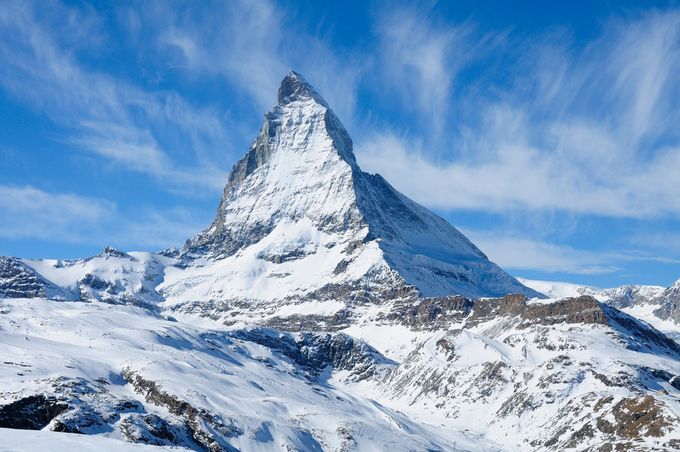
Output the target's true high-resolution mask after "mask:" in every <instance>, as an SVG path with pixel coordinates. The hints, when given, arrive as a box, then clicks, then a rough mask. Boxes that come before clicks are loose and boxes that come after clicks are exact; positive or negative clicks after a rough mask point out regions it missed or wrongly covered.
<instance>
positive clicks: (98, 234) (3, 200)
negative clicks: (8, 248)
mask: <svg viewBox="0 0 680 452" xmlns="http://www.w3.org/2000/svg"><path fill="white" fill-rule="evenodd" d="M204 216H205V215H197V214H196V212H193V211H189V210H187V209H185V208H168V209H165V210H163V211H158V210H154V209H146V210H144V213H143V214H141V215H137V216H136V215H132V214H125V213H122V212H121V211H120V210H119V208H118V207H117V205H116V204H115V203H113V202H111V201H108V200H105V199H100V198H93V197H87V196H79V195H75V194H71V193H51V192H47V191H44V190H41V189H39V188H36V187H32V186H11V185H0V218H2V221H1V222H0V238H3V239H6V240H21V239H38V240H44V241H47V242H53V243H58V242H66V243H77V244H80V245H83V244H88V245H97V246H100V247H104V246H106V245H113V246H116V247H121V248H128V249H129V248H136V249H143V250H149V249H163V248H167V247H171V246H181V245H182V244H183V243H184V241H185V240H186V239H188V238H190V237H192V236H194V235H195V234H197V233H198V232H199V231H200V230H201V229H202V227H203V226H204V225H205V224H207V221H208V220H207V218H203V217H204ZM204 223H205V224H204Z"/></svg>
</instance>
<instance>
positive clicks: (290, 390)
mask: <svg viewBox="0 0 680 452" xmlns="http://www.w3.org/2000/svg"><path fill="white" fill-rule="evenodd" d="M0 313H1V314H0V356H2V361H3V363H4V364H3V365H2V366H1V367H0V426H5V427H6V426H8V423H9V424H10V425H14V426H15V427H16V426H19V425H22V424H21V423H22V422H24V423H25V422H33V423H34V424H35V425H33V427H32V428H45V429H48V430H57V431H66V432H81V433H87V434H89V435H95V436H104V437H108V438H112V439H118V440H127V441H137V442H146V443H149V444H159V445H166V446H168V445H173V444H174V445H180V446H184V447H188V448H191V449H194V450H200V449H201V448H203V447H212V446H210V445H211V444H213V445H214V447H215V450H230V448H233V447H235V448H238V449H241V450H281V449H286V448H288V449H289V450H290V449H291V448H292V449H294V450H339V449H342V448H343V447H349V448H350V449H359V450H384V449H383V448H384V447H388V448H390V449H392V450H414V449H415V450H424V449H444V450H454V449H456V450H457V448H458V447H460V448H463V449H465V448H468V449H469V448H475V449H476V450H478V448H479V447H481V448H482V449H486V448H488V449H489V450H492V449H494V448H493V447H492V446H491V445H488V447H487V446H485V445H484V444H485V443H484V442H483V440H481V439H479V438H478V437H476V436H474V435H467V436H466V435H465V434H463V433H458V432H454V431H450V430H444V429H441V428H438V427H433V426H427V425H426V424H422V423H416V422H414V421H413V420H412V419H410V418H409V417H407V416H405V415H403V414H400V413H398V412H396V411H393V410H390V409H388V408H385V407H383V406H382V405H381V404H379V403H376V402H375V401H372V400H370V399H366V398H363V397H360V396H355V395H352V394H350V393H347V392H345V391H343V390H342V389H340V388H338V387H336V386H334V385H333V384H331V383H329V381H328V377H329V375H331V374H332V373H333V372H334V371H333V365H336V366H339V367H342V370H343V371H344V372H345V375H346V376H347V378H349V379H354V380H357V379H358V380H362V379H371V378H378V377H379V375H381V374H382V371H381V370H380V369H381V368H382V367H384V366H388V367H389V366H393V364H390V362H389V361H388V360H384V358H381V357H380V355H379V354H377V352H373V351H371V349H370V347H368V348H367V347H366V346H364V345H361V344H354V345H352V346H350V348H347V346H346V345H344V344H347V341H346V339H342V337H340V339H339V340H340V342H338V343H337V344H336V345H337V347H339V348H333V347H334V346H335V345H334V344H335V343H329V342H327V341H328V338H329V337H330V336H324V335H321V336H318V337H317V336H314V335H311V336H310V335H307V336H305V337H304V338H302V337H297V336H290V335H283V336H281V334H280V333H276V332H273V331H271V332H266V331H265V332H261V331H259V330H244V331H241V332H239V331H233V332H230V333H227V332H224V331H217V330H204V329H196V328H193V327H189V326H187V325H183V324H180V323H177V322H173V321H168V320H164V319H162V318H159V317H157V316H154V315H151V314H149V313H148V311H147V310H143V309H140V308H136V307H131V306H120V305H110V304H103V303H99V302H92V303H80V302H54V301H48V300H41V299H4V300H3V299H0ZM336 338H337V337H336ZM298 341H299V342H298ZM349 343H350V344H351V342H349ZM263 344H264V345H263ZM296 344H298V345H296ZM295 347H299V349H295ZM328 347H331V348H328ZM293 349H295V350H293ZM341 350H345V351H346V353H345V355H343V358H342V359H337V357H338V356H340V355H339V353H340V351H341ZM327 356H328V358H327ZM326 359H328V361H325V360H326ZM315 366H316V367H315ZM45 412H48V413H51V415H55V417H54V418H51V415H50V416H48V417H45V418H44V419H43V417H44V416H43V415H42V414H41V413H45ZM21 413H23V414H21ZM27 419H28V420H27ZM41 422H42V423H41ZM23 425H26V424H23ZM24 428H26V427H24ZM13 435H14V436H15V434H13ZM16 435H18V434H16ZM30 438H31V437H29V440H30ZM43 439H44V437H43V436H42V435H40V436H39V438H38V440H43ZM64 441H66V443H68V442H70V441H72V438H71V437H68V438H63V441H62V443H64ZM95 443H96V441H95V442H94V443H93V442H88V441H87V440H86V441H85V442H83V443H81V445H82V446H83V447H85V446H87V445H89V444H95ZM55 444H60V443H59V442H56V443H55ZM109 444H113V443H106V442H102V447H109ZM455 445H457V446H455ZM0 447H1V446H0ZM24 450H25V449H24Z"/></svg>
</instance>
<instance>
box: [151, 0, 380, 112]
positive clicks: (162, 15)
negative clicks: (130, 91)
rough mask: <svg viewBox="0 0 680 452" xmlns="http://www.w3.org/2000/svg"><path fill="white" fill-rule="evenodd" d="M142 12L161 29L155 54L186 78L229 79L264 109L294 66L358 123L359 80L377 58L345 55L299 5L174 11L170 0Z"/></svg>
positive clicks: (240, 4)
mask: <svg viewBox="0 0 680 452" xmlns="http://www.w3.org/2000/svg"><path fill="white" fill-rule="evenodd" d="M139 14H140V15H141V17H143V19H144V21H145V23H146V24H147V26H149V27H152V29H153V30H154V35H155V40H154V42H153V48H152V49H151V50H152V51H153V52H157V53H159V54H160V55H163V56H164V57H165V58H170V59H171V61H173V63H174V64H175V65H176V67H177V69H178V70H180V71H181V72H182V73H184V74H185V75H191V76H193V77H206V76H213V77H219V78H223V79H225V80H227V81H228V82H229V83H230V84H231V85H232V86H233V87H236V88H237V89H238V90H240V91H241V92H242V93H247V95H248V96H249V98H250V99H252V100H254V102H255V104H256V106H257V109H258V111H267V110H269V109H270V108H271V106H272V105H273V104H274V103H275V102H276V97H275V96H276V91H277V89H278V86H279V84H280V83H281V79H282V78H283V76H284V75H285V74H286V73H288V71H290V70H292V69H294V70H296V71H299V72H301V73H303V74H304V75H305V77H307V78H309V79H310V80H313V81H314V85H315V87H316V88H317V89H318V90H319V91H320V92H323V94H324V97H325V98H326V99H327V100H328V101H329V102H330V103H331V104H332V105H333V107H334V109H335V110H336V111H337V113H338V114H340V116H341V117H343V118H344V119H345V120H346V121H347V122H348V123H351V122H352V121H353V120H354V116H355V108H356V100H357V89H358V84H359V79H360V76H361V75H362V74H363V72H364V71H365V70H366V68H367V66H368V61H369V60H370V57H369V56H368V55H365V54H346V53H340V52H338V51H337V50H336V49H334V48H333V47H332V45H331V43H330V42H329V38H328V37H326V36H324V35H321V34H319V33H316V32H314V31H310V30H308V29H307V28H306V27H305V26H304V25H305V24H304V20H303V19H302V18H301V17H300V14H299V13H298V12H297V11H295V9H293V8H291V9H289V10H284V9H283V8H282V7H281V6H280V5H279V4H277V3H276V2H270V1H261V2H249V1H243V0H237V1H232V2H210V6H209V7H207V8H189V9H181V8H179V9H168V8H166V4H165V3H164V2H147V4H146V5H145V6H144V7H143V8H141V9H140V12H139Z"/></svg>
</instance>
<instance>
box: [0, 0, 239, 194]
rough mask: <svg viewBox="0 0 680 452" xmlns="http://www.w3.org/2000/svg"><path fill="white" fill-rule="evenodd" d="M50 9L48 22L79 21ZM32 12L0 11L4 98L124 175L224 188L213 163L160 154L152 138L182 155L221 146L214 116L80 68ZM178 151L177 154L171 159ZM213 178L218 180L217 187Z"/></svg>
mask: <svg viewBox="0 0 680 452" xmlns="http://www.w3.org/2000/svg"><path fill="white" fill-rule="evenodd" d="M51 6H52V8H49V9H48V10H47V11H49V12H51V14H53V15H54V17H59V14H60V13H63V15H64V16H67V17H68V16H69V14H71V15H73V14H82V13H80V12H78V11H75V10H72V9H65V8H64V7H62V6H61V5H58V4H55V3H52V4H51ZM35 8H36V5H35V4H30V3H16V2H8V3H5V4H4V5H3V8H1V9H0V35H2V36H12V38H11V39H3V40H2V44H0V60H1V61H3V68H2V69H0V84H2V86H3V88H4V89H5V90H6V91H7V92H8V93H9V94H11V95H12V96H14V97H15V98H17V99H19V100H20V101H22V102H24V103H26V104H28V105H31V106H32V107H33V108H34V109H35V110H37V111H40V112H42V113H44V114H47V115H48V116H49V117H50V118H51V119H52V120H53V121H54V122H56V123H59V124H61V125H63V126H64V127H66V128H68V129H71V130H73V131H74V136H73V137H70V138H69V139H68V140H66V141H69V142H71V143H72V144H74V145H76V146H78V147H80V148H82V149H84V150H87V151H89V152H92V153H94V154H97V155H99V156H101V157H104V158H106V159H108V160H110V161H112V162H114V163H117V164H120V165H121V166H123V167H125V168H128V169H130V170H133V171H136V172H139V173H144V174H149V175H152V176H154V177H156V178H158V179H162V180H163V183H165V184H168V185H173V184H180V185H181V184H187V183H189V184H194V185H198V186H208V187H212V188H218V187H219V186H220V185H221V184H223V183H224V181H223V173H224V171H221V170H219V169H218V168H216V167H215V166H214V162H210V161H199V162H198V166H196V160H197V155H186V151H185V150H182V149H173V150H172V152H170V151H169V150H167V149H163V148H162V146H161V145H160V144H159V142H158V139H157V137H156V135H155V134H154V133H153V130H154V129H158V128H160V129H161V130H167V131H173V132H175V133H176V132H177V131H179V132H180V133H182V134H183V135H184V136H185V137H186V138H187V140H188V143H189V144H190V146H188V147H189V148H200V147H204V146H206V145H211V146H215V143H220V142H224V141H227V134H226V131H225V130H223V127H222V126H221V125H220V122H219V118H218V116H217V115H216V114H215V112H211V111H204V110H200V109H196V108H194V107H192V106H191V105H189V104H188V103H187V102H185V101H184V100H183V99H181V98H179V96H177V95H176V94H172V93H163V92H150V91H145V90H143V89H141V88H138V87H135V86H133V85H131V84H129V83H126V82H124V81H122V80H118V79H115V78H112V77H110V76H108V75H106V74H102V73H97V72H93V71H90V70H87V69H85V68H84V67H83V66H82V65H81V64H80V63H79V62H78V61H77V59H76V58H75V56H74V53H75V52H73V51H72V50H67V49H62V48H61V47H60V46H59V39H58V38H57V36H56V35H55V32H56V30H55V29H53V28H50V27H49V25H53V24H52V23H50V24H49V25H48V24H46V23H43V22H41V21H39V20H38V19H37V18H36V11H35ZM48 15H50V14H48ZM50 17H51V21H52V22H53V21H54V20H55V19H54V18H53V17H52V16H50ZM88 19H90V17H89V16H88V15H87V14H86V15H85V20H88ZM92 20H93V19H90V21H92ZM59 24H60V25H61V26H63V27H65V29H66V30H61V31H60V33H66V34H68V32H70V31H73V32H74V33H75V34H77V33H78V30H77V28H78V25H79V23H78V21H76V22H72V21H66V22H65V23H62V22H60V23H59ZM91 31H92V33H94V34H95V36H96V32H95V31H94V30H91ZM93 40H94V41H97V39H96V38H95V39H93ZM178 152H179V153H181V154H182V155H179V156H178V155H175V154H177V153H178ZM171 153H172V154H173V155H172V156H171V155H170V154H171ZM178 157H180V158H183V159H185V160H186V159H187V158H192V157H193V158H192V160H193V162H192V163H191V164H189V165H183V166H181V167H180V166H179V165H178V164H177V163H176V162H175V160H177V159H178ZM187 167H188V168H189V169H185V168H187ZM196 173H200V176H198V175H196ZM218 174H220V175H222V176H221V177H219V182H218Z"/></svg>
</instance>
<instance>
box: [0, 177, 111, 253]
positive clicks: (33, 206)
mask: <svg viewBox="0 0 680 452" xmlns="http://www.w3.org/2000/svg"><path fill="white" fill-rule="evenodd" d="M115 210H116V204H115V203H113V202H110V201H106V200H101V199H95V198H90V197H85V196H79V195H75V194H70V193H58V194H54V193H48V192H46V191H44V190H40V189H38V188H36V187H32V186H8V185H0V217H2V219H3V220H2V221H1V222H0V237H4V238H9V239H18V238H38V239H58V240H65V241H69V242H74V241H78V240H80V238H81V232H82V231H83V230H85V229H87V228H91V227H92V226H93V225H97V224H100V223H102V222H104V221H107V220H111V219H113V218H114V217H115Z"/></svg>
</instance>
